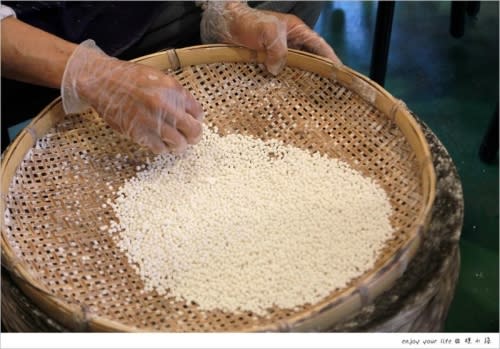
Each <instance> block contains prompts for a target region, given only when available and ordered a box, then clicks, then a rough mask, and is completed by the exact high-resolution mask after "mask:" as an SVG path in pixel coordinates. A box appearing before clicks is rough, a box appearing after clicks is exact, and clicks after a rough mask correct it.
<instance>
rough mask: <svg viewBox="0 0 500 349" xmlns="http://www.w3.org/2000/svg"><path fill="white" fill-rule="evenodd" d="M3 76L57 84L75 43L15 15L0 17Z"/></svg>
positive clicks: (37, 83)
mask: <svg viewBox="0 0 500 349" xmlns="http://www.w3.org/2000/svg"><path fill="white" fill-rule="evenodd" d="M1 32H2V40H1V41H2V76H3V77H6V78H10V79H14V80H19V81H24V82H28V83H31V84H35V85H42V86H47V87H53V88H60V87H61V81H62V76H63V73H64V69H65V67H66V63H67V61H68V59H69V57H70V56H71V53H72V52H73V51H74V50H75V48H76V47H77V45H75V44H73V43H71V42H68V41H65V40H63V39H61V38H58V37H57V36H54V35H52V34H49V33H47V32H44V31H43V30H40V29H38V28H35V27H32V26H31V25H29V24H26V23H24V22H22V21H20V20H18V19H16V18H14V17H8V18H5V19H3V20H2V21H1Z"/></svg>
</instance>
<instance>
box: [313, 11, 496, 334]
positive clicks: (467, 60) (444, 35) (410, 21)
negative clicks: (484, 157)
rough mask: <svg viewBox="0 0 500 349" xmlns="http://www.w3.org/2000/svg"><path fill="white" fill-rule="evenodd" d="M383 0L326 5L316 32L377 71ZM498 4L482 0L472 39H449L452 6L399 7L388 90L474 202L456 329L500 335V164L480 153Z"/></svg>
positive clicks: (347, 58) (468, 33)
mask: <svg viewBox="0 0 500 349" xmlns="http://www.w3.org/2000/svg"><path fill="white" fill-rule="evenodd" d="M376 11H377V2H358V1H349V2H342V1H335V2H331V3H328V4H327V5H325V9H324V11H323V12H322V15H321V17H320V19H319V21H318V23H317V25H316V30H317V31H318V32H319V33H321V35H322V36H323V37H324V38H325V39H326V40H327V41H328V42H329V43H330V44H331V45H332V46H333V47H334V49H335V51H336V52H337V54H338V55H339V57H340V58H341V59H342V61H343V62H344V64H346V65H348V66H350V67H351V68H353V69H355V70H357V71H359V72H361V73H363V74H365V75H368V74H369V70H370V59H371V47H372V40H373V30H374V26H375V19H376ZM498 11H499V8H498V3H497V2H481V9H480V12H479V14H478V16H477V18H476V20H473V19H471V18H469V19H468V20H467V22H466V27H465V35H464V36H463V37H462V38H460V39H455V38H453V37H452V36H451V35H450V34H449V23H450V22H449V20H450V3H449V2H407V1H404V2H397V3H396V7H395V12H394V23H393V31H392V39H391V46H390V54H389V62H388V70H387V78H386V83H385V88H386V89H387V90H388V91H389V92H390V93H392V94H393V95H394V96H396V97H398V98H400V99H402V100H403V101H405V103H406V104H407V105H408V107H409V108H410V109H411V110H413V111H414V112H415V113H416V114H417V115H418V116H419V117H420V118H421V119H422V120H423V121H425V122H426V123H427V124H428V125H429V126H430V127H431V129H432V130H433V131H434V133H435V134H436V135H437V136H438V137H439V139H440V140H441V141H442V143H443V144H444V145H445V146H446V148H447V149H448V151H449V152H450V154H451V156H452V158H453V160H454V162H455V165H456V166H457V168H458V171H459V174H460V177H461V179H462V185H463V190H464V199H465V221H464V227H463V231H462V240H461V244H460V247H461V256H462V267H461V273H460V279H459V283H458V286H457V292H456V295H455V299H454V301H453V304H452V308H451V310H450V312H449V317H448V320H447V323H446V330H447V331H455V332H481V331H487V332H489V331H491V332H497V331H498V330H499V327H498V307H499V304H498V297H499V296H498V269H499V260H498V243H499V241H498V237H499V230H498V219H499V216H498V190H499V188H498V179H499V178H498V163H497V164H495V165H486V164H483V163H482V162H481V161H480V160H479V158H478V155H477V152H478V148H479V145H480V143H481V138H482V136H483V133H484V131H485V130H486V128H487V125H488V123H489V120H490V118H491V116H492V114H493V110H494V107H495V104H496V102H497V99H498V73H499V72H498V68H499V67H498V64H499V62H498V49H499V47H498V30H499V23H498Z"/></svg>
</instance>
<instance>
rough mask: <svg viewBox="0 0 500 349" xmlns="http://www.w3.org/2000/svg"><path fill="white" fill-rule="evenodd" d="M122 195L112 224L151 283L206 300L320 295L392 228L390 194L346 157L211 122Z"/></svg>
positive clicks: (366, 261)
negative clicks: (215, 128) (219, 130)
mask: <svg viewBox="0 0 500 349" xmlns="http://www.w3.org/2000/svg"><path fill="white" fill-rule="evenodd" d="M117 194H118V197H117V198H116V200H115V202H114V203H112V205H111V206H112V207H113V209H114V211H115V214H116V216H117V218H118V219H119V222H114V221H112V222H110V226H111V228H110V229H109V232H110V233H111V234H113V235H114V236H115V238H116V241H117V243H118V246H119V248H120V249H121V250H123V251H125V252H126V254H127V256H128V259H129V262H130V263H131V264H132V265H133V266H134V269H135V270H137V272H138V273H139V274H140V276H141V278H142V279H143V281H144V283H145V288H146V290H148V291H150V290H156V291H157V292H158V293H159V294H167V295H168V296H174V297H176V298H177V299H183V300H186V301H188V302H191V301H194V302H196V303H197V304H198V305H199V307H200V308H201V309H202V310H213V309H220V310H225V311H230V312H239V311H252V312H254V313H256V314H261V315H264V314H265V313H266V311H267V309H268V308H271V307H273V306H278V307H280V308H285V309H293V308H295V307H297V306H299V305H303V304H306V303H312V304H314V303H316V302H318V301H320V300H321V299H322V298H324V297H326V296H328V295H329V294H330V293H331V292H332V291H334V290H335V289H337V288H342V287H345V286H346V284H347V283H348V282H349V281H350V280H351V279H352V278H354V277H356V276H359V275H361V274H362V273H363V272H364V271H366V270H368V269H370V268H372V267H373V264H374V262H375V260H376V258H377V256H378V252H379V251H380V249H381V248H382V247H383V246H384V243H385V241H386V240H387V239H389V238H390V237H391V235H392V230H393V228H392V227H391V224H390V222H389V216H390V214H391V206H390V203H389V199H388V197H387V195H386V193H385V192H384V191H383V190H382V189H381V188H380V187H379V186H378V185H376V184H375V183H374V182H373V181H372V180H371V179H369V178H366V177H363V176H362V175H361V174H360V173H358V172H356V171H354V170H352V169H351V168H349V166H347V165H346V164H345V163H343V162H340V161H337V160H334V159H330V158H327V157H326V156H320V155H319V154H317V153H316V154H313V155H311V154H310V153H308V152H306V151H304V150H301V149H298V148H295V147H292V146H287V145H284V144H283V143H282V142H280V141H268V142H264V141H261V140H258V139H254V138H251V137H247V136H242V135H228V136H225V137H220V136H219V135H217V134H216V133H215V132H212V131H210V130H209V129H208V128H205V130H204V135H203V139H202V141H201V142H200V143H199V144H198V145H196V146H194V147H190V148H189V149H188V151H187V153H185V154H184V155H182V156H174V155H169V154H167V155H161V156H158V157H157V158H156V159H155V160H154V161H152V162H151V163H150V164H148V165H147V167H146V168H145V169H144V170H143V171H142V172H139V173H137V175H136V177H134V178H132V179H131V180H129V181H127V182H126V183H125V184H124V185H123V186H122V187H121V188H120V189H119V191H118V193H117Z"/></svg>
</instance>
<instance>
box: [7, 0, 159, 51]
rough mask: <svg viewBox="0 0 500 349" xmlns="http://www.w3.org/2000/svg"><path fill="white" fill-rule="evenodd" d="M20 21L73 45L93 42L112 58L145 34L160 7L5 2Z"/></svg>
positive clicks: (131, 3)
mask: <svg viewBox="0 0 500 349" xmlns="http://www.w3.org/2000/svg"><path fill="white" fill-rule="evenodd" d="M3 4H5V5H7V6H10V7H11V8H12V9H13V10H14V11H15V12H16V16H17V18H18V19H19V20H22V21H23V22H26V23H29V24H31V25H32V26H34V27H37V28H40V29H42V30H44V31H46V32H49V33H51V34H54V35H56V36H58V37H60V38H63V39H65V40H67V41H71V42H73V43H77V44H78V43H80V42H82V41H84V40H86V39H94V40H95V42H96V43H97V46H99V47H100V48H101V49H102V50H103V51H104V52H106V53H107V54H109V55H112V56H115V55H117V54H119V53H121V52H123V51H124V50H125V49H127V48H128V47H130V46H131V45H132V44H134V43H135V42H137V41H139V39H140V38H141V37H142V36H143V35H144V33H146V31H147V29H148V28H149V26H150V24H151V22H152V21H153V20H154V19H155V18H156V17H157V16H158V14H159V13H160V11H159V9H160V8H161V7H162V6H163V4H162V3H161V2H158V1H153V2H149V1H144V2H140V3H139V2H134V1H120V2H115V1H113V2H108V1H103V2H100V1H93V2H79V1H67V2H66V1H53V2H52V1H34V2H32V1H18V2H15V1H14V2H11V1H4V2H3Z"/></svg>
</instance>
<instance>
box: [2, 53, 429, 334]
mask: <svg viewBox="0 0 500 349" xmlns="http://www.w3.org/2000/svg"><path fill="white" fill-rule="evenodd" d="M136 62H138V63H139V64H146V65H149V66H152V67H155V68H158V69H160V70H163V71H165V72H166V73H167V74H172V75H174V76H176V78H177V79H178V80H179V81H180V82H181V84H183V85H184V86H185V87H186V88H188V89H189V90H190V91H191V93H192V94H193V95H194V96H195V97H196V98H197V99H198V100H199V101H200V103H201V104H202V105H203V108H204V109H205V111H206V114H207V116H206V120H205V122H206V123H208V125H209V126H210V127H217V129H218V132H219V133H220V134H230V133H240V134H246V135H252V136H255V137H258V138H260V139H263V140H267V139H279V140H281V141H283V142H284V143H285V144H291V145H294V146H296V147H299V148H302V149H306V150H310V151H315V152H319V153H321V154H324V155H327V156H329V157H332V158H338V159H342V160H343V161H346V162H347V163H349V164H350V165H351V167H353V168H355V169H356V170H358V171H360V172H361V173H363V174H364V175H365V176H368V177H370V178H372V179H373V180H374V181H375V182H376V183H378V184H379V185H380V186H381V187H382V188H383V189H384V190H385V191H386V193H387V194H388V197H389V199H390V203H391V205H392V207H393V214H392V215H391V217H390V221H391V225H392V226H393V228H394V234H393V237H392V238H391V239H390V240H388V241H387V242H386V244H385V247H384V249H383V250H382V251H381V252H380V253H379V255H378V257H377V261H376V263H375V264H374V265H373V267H372V268H371V269H369V270H368V271H366V272H363V273H361V274H360V275H357V276H356V277H354V278H353V279H352V280H351V281H350V282H349V284H348V285H347V286H346V287H344V288H342V289H338V290H332V292H331V293H330V295H329V296H328V297H326V298H324V299H323V300H321V301H320V302H318V303H316V304H306V305H303V306H300V307H298V308H297V309H294V310H289V309H288V310H287V309H280V308H278V307H275V308H274V309H272V311H271V313H270V314H269V315H268V316H259V315H257V314H253V313H251V312H247V313H239V314H235V313H229V312H225V311H220V310H214V311H209V312H204V313H203V314H202V313H201V311H200V310H199V309H198V307H197V306H196V305H193V304H188V303H185V302H181V301H177V300H174V299H173V298H169V297H166V296H160V295H158V294H157V293H156V292H154V291H151V292H149V291H148V292H147V291H145V290H144V289H143V284H142V281H141V279H140V277H139V276H138V275H137V273H136V272H135V271H134V269H133V268H132V267H131V266H130V265H129V263H128V261H127V258H126V256H125V255H124V254H123V252H121V251H120V250H119V249H118V248H117V247H116V246H115V244H114V242H113V241H112V239H111V238H110V237H109V236H108V235H107V234H103V233H102V231H101V230H100V229H99V228H100V226H102V221H100V220H99V219H102V217H104V218H105V219H109V220H110V219H113V218H114V216H113V212H112V210H110V208H109V206H106V205H105V204H104V203H105V202H106V200H107V199H109V198H111V197H112V195H113V193H112V189H111V188H112V187H114V188H118V187H119V186H120V185H121V184H123V183H124V182H125V181H126V180H127V179H129V178H131V177H133V176H134V175H135V173H136V167H137V165H139V164H142V163H144V162H145V161H146V158H147V157H149V156H151V154H150V153H149V152H148V151H147V150H146V149H142V148H140V147H139V146H138V145H136V144H134V143H132V142H130V141H129V140H127V139H125V138H124V137H122V136H121V135H119V134H117V133H116V132H114V131H113V130H111V129H110V127H109V126H108V125H106V124H105V123H104V122H103V121H102V120H101V119H100V117H99V116H98V115H97V114H96V113H95V112H94V111H93V110H89V111H87V112H85V113H81V114H78V115H65V114H64V112H63V110H62V105H61V101H60V99H57V100H55V101H54V102H53V103H51V104H50V105H49V106H47V108H45V109H44V110H43V111H42V112H41V113H40V114H39V115H38V116H37V117H36V118H35V119H34V120H33V121H32V122H31V123H30V125H29V126H28V127H26V128H25V129H24V130H23V131H22V132H21V133H20V135H19V136H18V137H17V138H16V139H15V141H14V142H13V143H12V144H11V146H10V147H9V148H8V150H7V151H6V153H5V154H4V156H3V158H2V164H1V166H2V212H4V215H2V265H3V266H4V268H6V269H7V270H8V271H9V274H10V278H8V279H7V278H5V279H3V281H4V282H3V283H2V285H3V286H2V295H3V297H2V303H4V299H6V301H8V302H9V304H7V306H6V307H5V306H4V307H2V309H4V308H8V309H18V310H19V309H23V310H22V311H19V312H18V311H12V314H10V315H7V316H9V317H12V316H18V315H19V316H21V315H20V314H21V313H23V312H24V313H26V316H25V318H29V317H30V316H32V315H33V314H34V313H36V314H38V315H40V314H43V315H41V318H40V319H41V320H40V321H39V322H35V323H43V326H42V325H40V326H41V327H40V329H49V327H50V326H49V325H47V324H55V325H54V327H53V329H54V330H62V329H67V330H77V331H81V330H89V331H282V330H291V331H326V330H332V329H333V330H335V329H337V330H345V328H344V327H342V326H343V325H342V324H346V323H348V322H347V321H348V320H349V319H353V318H355V317H356V316H358V315H359V314H360V312H363V311H364V310H365V309H366V308H367V307H370V306H373V304H374V302H376V301H377V300H379V299H380V296H381V295H384V294H386V293H387V292H390V291H391V290H393V289H394V288H395V287H396V286H397V280H398V279H399V278H400V277H401V276H402V275H403V274H404V273H405V272H407V271H408V265H409V264H410V263H411V262H412V261H413V259H414V257H415V255H416V254H417V252H418V251H419V248H420V247H421V246H422V243H423V241H425V234H426V231H427V230H428V228H429V223H430V217H431V208H432V205H433V201H434V198H435V190H436V176H435V171H434V166H433V162H432V156H431V153H430V149H429V144H428V143H427V141H426V138H425V136H424V133H423V132H422V130H421V128H420V126H419V124H418V122H417V121H416V120H415V118H414V117H413V116H412V114H411V113H410V112H409V111H408V110H407V108H406V107H405V105H404V103H402V102H401V101H399V100H397V99H395V98H394V97H392V96H391V95H390V94H389V93H388V92H387V91H385V90H384V89H383V88H382V87H380V86H379V85H377V84H376V83H374V82H373V81H371V80H369V79H368V78H366V77H364V76H362V75H360V74H359V73H356V72H354V71H353V70H351V69H349V68H347V67H345V66H341V65H335V64H333V63H332V62H330V61H328V60H326V59H324V58H321V57H318V56H315V55H312V54H308V53H304V52H300V51H294V50H290V52H289V57H288V64H287V66H286V68H285V70H284V71H283V73H281V74H280V75H279V76H278V77H272V76H270V75H269V74H268V73H266V72H265V71H264V70H263V69H261V67H260V63H262V62H263V56H261V55H259V54H256V53H255V52H253V51H250V50H247V49H244V48H238V47H229V46H225V45H207V46H197V47H191V48H185V49H179V50H170V51H165V52H159V53H156V54H153V55H149V56H145V57H142V58H139V59H137V60H136ZM270 112H272V113H273V115H274V117H272V118H269V117H263V116H267V115H269V113H270ZM118 155H119V156H118ZM117 158H121V159H123V163H122V164H121V171H119V172H116V171H112V170H110V168H111V166H110V164H111V163H112V162H114V161H116V159H117ZM115 219H116V218H115ZM12 281H13V283H14V284H15V285H16V286H15V287H16V288H15V287H13V288H11V289H9V290H5V291H4V288H5V287H9V285H10V284H11V283H12ZM6 285H7V286H6ZM17 287H18V288H19V289H17ZM16 292H18V293H19V294H17V295H16ZM20 295H22V297H21V296H20ZM18 300H19V302H18ZM10 303H12V304H10ZM9 313H10V312H9ZM5 322H6V323H8V322H9V320H8V319H6V320H5ZM10 323H11V324H14V323H17V324H23V323H24V325H18V327H17V328H16V326H15V325H13V326H12V327H11V329H12V330H16V329H18V330H26V329H27V328H28V327H25V321H23V320H22V319H17V320H15V321H14V320H13V321H11V322H10ZM359 323H361V322H359ZM6 326H7V327H8V325H6ZM44 326H49V327H44Z"/></svg>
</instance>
